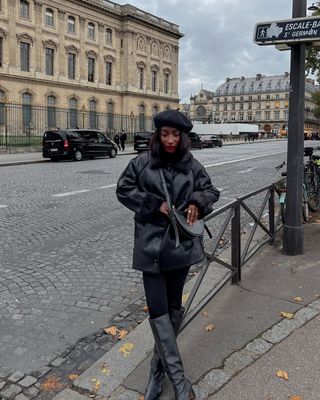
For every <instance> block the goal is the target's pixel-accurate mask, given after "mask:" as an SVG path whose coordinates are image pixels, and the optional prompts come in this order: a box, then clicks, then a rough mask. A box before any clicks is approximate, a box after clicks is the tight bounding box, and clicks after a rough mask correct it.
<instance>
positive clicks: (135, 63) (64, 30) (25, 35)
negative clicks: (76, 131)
mask: <svg viewBox="0 0 320 400" xmlns="http://www.w3.org/2000/svg"><path fill="white" fill-rule="evenodd" d="M182 36H183V35H182V34H181V33H180V31H179V27H178V26H177V25H175V24H173V23H171V22H168V21H165V20H164V19H162V18H159V17H156V16H154V15H152V14H149V13H147V12H145V11H142V10H140V9H138V8H136V7H133V6H131V5H129V4H127V5H124V6H122V5H119V4H116V3H114V2H112V1H109V0H90V1H89V0H0V105H1V104H2V105H3V104H11V103H14V104H21V105H22V107H24V109H23V111H22V113H21V118H22V120H23V121H22V124H23V125H24V126H26V125H28V124H29V125H30V124H31V125H33V126H34V125H35V124H37V123H38V122H39V121H38V120H39V119H40V118H41V119H46V121H45V123H46V125H47V127H49V128H50V127H56V126H57V125H60V126H63V125H66V124H67V125H68V126H74V125H77V124H80V125H81V121H79V119H80V118H79V115H80V114H79V113H81V112H83V113H84V112H88V113H90V116H89V117H88V121H89V122H88V123H89V125H94V126H95V125H97V121H96V116H97V115H98V114H99V113H101V115H102V114H105V115H108V116H110V115H111V116H114V115H127V116H131V117H132V118H135V117H138V118H140V120H141V121H143V119H144V117H152V115H153V114H155V113H156V112H158V111H161V110H163V109H166V108H171V107H172V108H173V107H176V108H177V107H178V104H179V98H178V58H179V39H180V38H181V37H182ZM38 106H41V107H44V108H46V110H47V112H46V115H43V113H41V116H40V114H39V113H38V114H39V116H38V117H37V118H35V116H34V115H33V116H32V115H31V114H30V112H28V110H29V111H30V110H31V109H34V107H38ZM62 109H63V110H67V111H69V112H68V121H67V122H66V121H61V118H60V120H59V115H60V114H61V113H62V111H61V110H62ZM0 111H1V110H0ZM29 114H30V115H29ZM0 117H1V116H0ZM0 119H1V118H0ZM31 119H32V121H31ZM36 119H37V121H36ZM0 122H1V121H0ZM42 122H43V123H44V121H42ZM109 122H110V121H109ZM109 125H110V123H109ZM111 125H112V124H111ZM111 128H112V126H111Z"/></svg>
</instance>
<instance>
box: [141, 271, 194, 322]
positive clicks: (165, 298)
mask: <svg viewBox="0 0 320 400" xmlns="http://www.w3.org/2000/svg"><path fill="white" fill-rule="evenodd" d="M188 272H189V267H187V268H181V269H177V270H175V271H170V272H162V273H160V274H157V275H155V274H148V273H147V272H144V273H143V285H144V290H145V293H146V299H147V305H148V309H149V315H150V318H152V319H153V318H158V317H160V316H161V315H164V314H167V313H168V312H169V310H179V309H180V308H181V302H182V292H183V286H184V283H185V280H186V277H187V275H188Z"/></svg>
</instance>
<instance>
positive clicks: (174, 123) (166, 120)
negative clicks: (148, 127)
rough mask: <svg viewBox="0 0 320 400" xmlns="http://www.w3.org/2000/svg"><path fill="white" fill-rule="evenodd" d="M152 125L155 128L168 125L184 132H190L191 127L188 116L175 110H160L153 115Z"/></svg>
mask: <svg viewBox="0 0 320 400" xmlns="http://www.w3.org/2000/svg"><path fill="white" fill-rule="evenodd" d="M154 125H155V127H156V128H161V127H162V126H170V127H172V128H176V129H179V131H181V132H186V133H188V132H190V131H191V129H192V128H193V125H192V122H191V121H190V120H189V118H188V117H186V116H185V115H184V114H182V112H180V111H177V110H165V111H161V112H160V113H159V114H157V115H156V116H155V117H154Z"/></svg>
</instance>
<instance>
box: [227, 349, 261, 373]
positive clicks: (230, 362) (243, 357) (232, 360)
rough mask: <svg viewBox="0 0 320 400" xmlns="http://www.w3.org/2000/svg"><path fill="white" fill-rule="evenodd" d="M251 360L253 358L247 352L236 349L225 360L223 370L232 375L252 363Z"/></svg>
mask: <svg viewBox="0 0 320 400" xmlns="http://www.w3.org/2000/svg"><path fill="white" fill-rule="evenodd" d="M253 361H254V358H253V357H251V356H249V355H248V354H247V353H244V352H243V351H237V352H235V353H233V354H231V356H230V357H228V358H227V359H226V360H225V362H224V370H225V371H226V372H229V373H231V374H232V375H233V374H235V373H236V372H239V371H241V370H243V368H245V367H247V366H248V365H250V364H252V363H253Z"/></svg>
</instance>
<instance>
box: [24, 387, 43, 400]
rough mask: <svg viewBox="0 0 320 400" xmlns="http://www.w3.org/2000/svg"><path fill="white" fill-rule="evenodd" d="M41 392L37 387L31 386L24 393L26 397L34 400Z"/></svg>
mask: <svg viewBox="0 0 320 400" xmlns="http://www.w3.org/2000/svg"><path fill="white" fill-rule="evenodd" d="M39 392H40V390H39V389H37V388H36V387H35V386H31V387H30V388H28V389H26V390H25V391H24V393H25V395H26V396H28V397H29V398H30V399H33V398H34V397H36V396H37V395H38V393H39Z"/></svg>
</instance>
